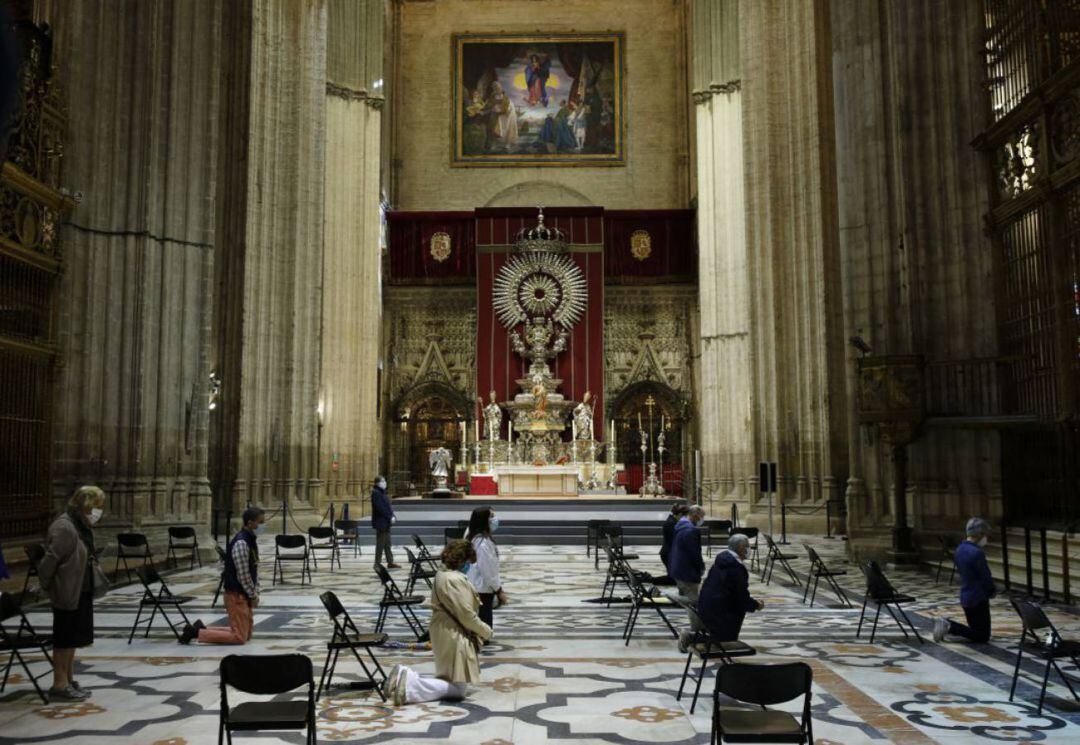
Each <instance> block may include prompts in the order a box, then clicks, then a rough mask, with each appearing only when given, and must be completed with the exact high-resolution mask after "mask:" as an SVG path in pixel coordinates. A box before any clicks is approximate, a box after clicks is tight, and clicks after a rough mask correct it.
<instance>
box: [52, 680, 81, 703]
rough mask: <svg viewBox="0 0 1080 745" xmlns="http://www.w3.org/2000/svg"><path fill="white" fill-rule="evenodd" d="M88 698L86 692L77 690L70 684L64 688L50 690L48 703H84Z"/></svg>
mask: <svg viewBox="0 0 1080 745" xmlns="http://www.w3.org/2000/svg"><path fill="white" fill-rule="evenodd" d="M88 698H90V693H89V692H88V691H80V690H77V689H76V688H75V687H74V686H73V685H71V684H70V683H69V684H68V685H67V686H66V687H65V688H50V689H49V701H85V700H86V699H88Z"/></svg>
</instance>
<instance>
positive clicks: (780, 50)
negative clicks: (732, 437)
mask: <svg viewBox="0 0 1080 745" xmlns="http://www.w3.org/2000/svg"><path fill="white" fill-rule="evenodd" d="M739 25H740V47H741V50H742V54H741V57H742V64H743V75H742V80H743V86H742V104H743V109H742V110H743V143H744V144H743V157H744V159H745V169H746V181H745V195H746V196H745V199H746V207H747V209H746V215H747V218H746V220H747V222H746V238H747V246H748V258H749V261H748V267H747V272H748V275H749V277H750V282H751V284H750V291H749V297H748V300H749V305H750V308H751V314H750V333H751V338H752V344H751V350H750V366H751V369H752V375H753V385H754V399H753V400H754V406H753V409H752V414H753V417H754V420H755V423H754V425H753V429H754V437H755V453H756V456H757V457H758V458H760V459H763V460H776V461H777V462H778V464H779V474H780V494H779V497H780V500H781V501H788V502H790V503H796V502H797V503H815V504H820V502H821V501H822V500H824V499H828V498H833V497H837V496H839V494H840V491H841V489H842V487H843V483H844V481H845V480H846V477H847V451H846V430H845V427H846V421H847V420H846V416H845V410H846V406H845V400H844V390H845V389H844V368H843V363H844V353H843V345H844V343H845V341H844V339H845V336H844V332H843V326H842V315H841V311H842V306H841V299H840V293H839V292H838V289H839V287H840V261H839V255H838V252H837V225H836V199H835V188H836V187H835V172H834V158H835V150H836V147H835V143H834V141H833V118H832V76H831V69H830V65H829V54H830V46H829V18H828V4H827V3H826V2H824V1H823V0H799V1H798V2H790V1H789V0H762V2H753V3H743V4H742V5H741V7H740V24H739ZM759 508H760V509H761V510H764V505H760V506H759ZM789 527H790V525H789Z"/></svg>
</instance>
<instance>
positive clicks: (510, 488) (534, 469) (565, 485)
mask: <svg viewBox="0 0 1080 745" xmlns="http://www.w3.org/2000/svg"><path fill="white" fill-rule="evenodd" d="M495 476H496V478H497V480H498V484H499V496H500V497H516V498H519V499H521V498H533V497H576V496H577V495H578V468H576V467H574V466H531V465H529V466H525V465H522V466H511V465H505V466H496V467H495Z"/></svg>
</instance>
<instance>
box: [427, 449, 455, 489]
mask: <svg viewBox="0 0 1080 745" xmlns="http://www.w3.org/2000/svg"><path fill="white" fill-rule="evenodd" d="M451 458H452V456H451V455H450V451H449V450H447V449H446V448H436V449H435V450H432V451H431V454H430V455H428V466H429V467H430V468H431V477H432V478H433V479H435V486H436V487H445V486H446V482H447V478H448V477H449V476H450V460H451Z"/></svg>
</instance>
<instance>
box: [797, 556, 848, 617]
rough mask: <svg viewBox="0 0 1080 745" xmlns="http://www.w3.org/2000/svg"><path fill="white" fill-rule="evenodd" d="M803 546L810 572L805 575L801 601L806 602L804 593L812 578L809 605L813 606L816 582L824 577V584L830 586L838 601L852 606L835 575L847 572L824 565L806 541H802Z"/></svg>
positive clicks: (807, 590)
mask: <svg viewBox="0 0 1080 745" xmlns="http://www.w3.org/2000/svg"><path fill="white" fill-rule="evenodd" d="M803 546H805V547H806V555H807V556H808V557H810V574H808V575H807V576H806V589H805V590H803V595H802V601H803V602H804V603H805V602H806V594H807V593H810V580H811V579H813V580H814V591H813V592H812V593H810V607H811V608H813V607H814V598H815V597H817V588H818V583H819V582H821V580H822V579H824V580H825V584H827V585H828V586H829V587H830V588H832V591H833V592H834V593H836V597H837V598H838V599H839V600H840V602H841V603H843V604H844V605H846V606H847V607H848V608H853V607H854V606H853V605H852V604H851V600H849V599H848V596H847V593H845V592H844V591H843V590H842V589H841V588H840V584H839V583H838V582H837V581H836V578H837V577H841V576H843V575H845V574H847V570H846V569H836V570H834V569H829V568H828V567H827V566H825V562H824V561H822V560H821V557H820V556H818V552H817V551H815V550H814V548H813V546H811V545H810V544H808V543H804V544H803Z"/></svg>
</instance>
